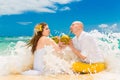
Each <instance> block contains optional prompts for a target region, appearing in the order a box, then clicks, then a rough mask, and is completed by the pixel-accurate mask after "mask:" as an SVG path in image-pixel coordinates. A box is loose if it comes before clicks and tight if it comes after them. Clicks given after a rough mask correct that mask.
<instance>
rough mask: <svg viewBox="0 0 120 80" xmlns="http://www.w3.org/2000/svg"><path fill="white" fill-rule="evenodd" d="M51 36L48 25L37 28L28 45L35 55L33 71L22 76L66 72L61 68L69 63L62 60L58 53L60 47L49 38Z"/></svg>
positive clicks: (39, 25)
mask: <svg viewBox="0 0 120 80" xmlns="http://www.w3.org/2000/svg"><path fill="white" fill-rule="evenodd" d="M49 34H50V30H49V27H48V25H47V24H46V23H40V24H37V25H36V26H35V28H34V36H33V37H32V39H31V40H30V42H29V43H28V45H29V46H31V51H32V53H33V54H34V63H33V70H29V71H25V72H23V73H22V74H32V75H33V74H44V73H45V72H46V71H47V72H53V73H56V71H58V72H60V71H64V70H63V69H64V68H60V66H61V65H62V64H63V65H64V64H66V65H67V66H68V64H67V62H65V61H64V60H62V59H61V58H60V55H59V54H60V53H58V52H60V50H61V49H60V47H59V45H57V44H56V43H55V42H54V41H53V40H52V39H51V38H49V37H48V36H49ZM48 46H49V47H48ZM50 47H52V48H50ZM52 49H53V50H52ZM54 53H55V54H54ZM59 63H60V64H59ZM61 63H62V64H61ZM55 68H56V69H57V70H56V71H54V70H55Z"/></svg>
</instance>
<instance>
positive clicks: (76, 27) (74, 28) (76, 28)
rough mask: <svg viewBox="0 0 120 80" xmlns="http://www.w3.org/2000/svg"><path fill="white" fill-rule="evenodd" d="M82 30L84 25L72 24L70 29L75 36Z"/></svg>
mask: <svg viewBox="0 0 120 80" xmlns="http://www.w3.org/2000/svg"><path fill="white" fill-rule="evenodd" d="M81 29H82V24H77V23H76V24H72V25H71V28H70V30H71V32H72V33H73V34H76V33H77V32H78V31H80V30H81Z"/></svg>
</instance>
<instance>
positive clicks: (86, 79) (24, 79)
mask: <svg viewBox="0 0 120 80" xmlns="http://www.w3.org/2000/svg"><path fill="white" fill-rule="evenodd" d="M0 80H94V79H93V77H92V76H91V75H90V74H84V75H80V74H79V75H67V74H58V75H39V76H30V75H7V76H0Z"/></svg>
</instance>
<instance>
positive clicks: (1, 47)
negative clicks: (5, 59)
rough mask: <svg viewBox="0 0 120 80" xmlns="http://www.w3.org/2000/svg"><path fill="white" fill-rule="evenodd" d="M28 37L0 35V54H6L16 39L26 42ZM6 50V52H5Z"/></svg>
mask: <svg viewBox="0 0 120 80" xmlns="http://www.w3.org/2000/svg"><path fill="white" fill-rule="evenodd" d="M29 39H30V37H28V36H24V37H22V36H21V37H0V54H6V53H7V51H8V50H10V49H12V48H14V46H15V45H16V43H17V42H18V41H22V42H26V43H27V42H28V40H29ZM5 52H6V53H5Z"/></svg>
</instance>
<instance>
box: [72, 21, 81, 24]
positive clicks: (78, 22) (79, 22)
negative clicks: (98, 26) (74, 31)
mask: <svg viewBox="0 0 120 80" xmlns="http://www.w3.org/2000/svg"><path fill="white" fill-rule="evenodd" d="M73 24H82V25H83V23H82V22H81V21H74V22H72V25H73Z"/></svg>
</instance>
